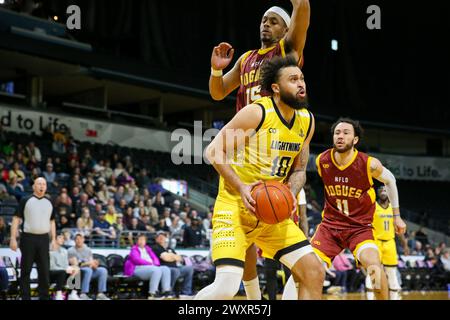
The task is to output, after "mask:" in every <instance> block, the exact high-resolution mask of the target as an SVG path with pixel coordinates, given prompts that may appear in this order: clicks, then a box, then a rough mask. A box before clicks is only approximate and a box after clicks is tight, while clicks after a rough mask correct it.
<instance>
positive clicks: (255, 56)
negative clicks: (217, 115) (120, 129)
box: [209, 0, 310, 300]
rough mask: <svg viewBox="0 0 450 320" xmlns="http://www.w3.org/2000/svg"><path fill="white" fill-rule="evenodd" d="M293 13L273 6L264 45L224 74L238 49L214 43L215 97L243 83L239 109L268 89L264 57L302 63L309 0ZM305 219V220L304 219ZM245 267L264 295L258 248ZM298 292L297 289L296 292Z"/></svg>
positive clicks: (297, 0) (249, 287)
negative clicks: (262, 74) (263, 78)
mask: <svg viewBox="0 0 450 320" xmlns="http://www.w3.org/2000/svg"><path fill="white" fill-rule="evenodd" d="M291 3H292V17H291V16H289V15H288V14H287V13H286V12H285V11H284V10H283V9H282V8H280V7H276V6H275V7H271V8H269V9H268V10H267V11H266V12H265V13H264V15H263V17H262V19H261V23H260V27H259V29H260V40H261V47H260V49H259V50H251V51H247V52H246V53H244V54H243V55H242V56H240V57H239V59H238V60H237V61H236V63H235V64H234V66H233V68H232V69H231V70H230V71H228V72H227V73H226V74H225V75H223V69H225V68H227V67H228V65H229V64H230V63H231V61H232V60H233V54H234V49H233V48H232V46H231V45H230V44H228V43H225V42H222V43H220V44H219V45H218V46H216V47H214V49H213V52H212V56H211V70H212V71H211V76H210V79H209V92H210V94H211V97H212V98H213V99H214V100H222V99H224V98H225V97H227V96H228V95H229V94H230V93H231V92H233V91H234V90H235V89H236V88H238V87H239V90H238V92H237V95H236V111H239V110H240V109H242V108H243V107H244V106H246V105H247V104H250V103H253V102H254V101H255V100H256V99H259V98H261V97H263V96H265V95H267V93H264V92H262V91H261V90H260V80H259V78H260V69H261V65H262V63H263V62H264V61H270V60H271V59H272V58H273V57H276V56H283V57H284V56H285V55H286V54H288V55H292V56H293V57H294V58H295V59H296V60H297V61H298V63H299V65H301V64H302V62H303V61H302V60H303V59H302V55H303V49H304V47H305V43H306V34H307V30H308V27H309V20H310V6H309V0H291ZM301 221H302V220H301ZM246 257H247V258H246V260H245V268H244V277H243V280H244V288H245V292H246V294H247V298H248V299H255V300H260V299H261V290H260V287H259V279H258V275H257V272H256V257H257V254H256V248H255V246H251V247H249V249H248V252H247V254H246ZM293 294H295V293H293Z"/></svg>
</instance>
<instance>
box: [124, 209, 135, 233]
mask: <svg viewBox="0 0 450 320" xmlns="http://www.w3.org/2000/svg"><path fill="white" fill-rule="evenodd" d="M133 218H134V215H133V208H131V207H127V209H126V210H125V212H124V213H123V224H124V225H125V227H126V228H127V229H130V227H131V220H132V219H133Z"/></svg>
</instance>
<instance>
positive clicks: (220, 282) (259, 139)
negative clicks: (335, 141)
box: [196, 58, 325, 300]
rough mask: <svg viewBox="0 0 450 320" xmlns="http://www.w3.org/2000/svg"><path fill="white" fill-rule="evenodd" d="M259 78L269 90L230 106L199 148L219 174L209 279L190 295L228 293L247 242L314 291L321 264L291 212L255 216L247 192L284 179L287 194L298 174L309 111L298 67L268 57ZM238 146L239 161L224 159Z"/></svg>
mask: <svg viewBox="0 0 450 320" xmlns="http://www.w3.org/2000/svg"><path fill="white" fill-rule="evenodd" d="M261 85H262V87H263V88H264V89H265V90H268V91H269V92H271V93H272V94H273V96H271V97H264V98H261V99H260V100H257V101H256V102H255V103H254V104H250V105H248V106H246V107H245V108H243V109H242V110H241V111H240V112H238V113H237V114H236V115H235V117H234V118H233V119H232V120H231V121H230V122H229V123H228V124H227V125H226V126H225V127H224V128H222V130H221V131H220V132H219V133H218V135H217V136H216V137H215V138H214V140H213V141H212V142H211V144H210V145H209V146H208V148H207V150H206V156H207V158H208V160H209V161H210V162H211V164H212V165H213V166H214V168H215V169H216V170H217V171H218V172H219V174H220V182H219V193H218V195H217V199H216V202H215V206H214V215H213V220H212V223H213V234H212V260H213V262H214V264H215V266H216V278H215V279H214V282H213V283H212V284H211V285H209V286H207V287H206V288H203V289H202V290H201V291H200V292H199V293H198V294H197V296H196V299H205V300H214V299H232V298H233V297H234V295H235V294H236V293H237V292H238V290H239V287H240V283H241V280H242V276H243V272H244V270H243V269H244V260H245V253H246V250H247V248H248V247H249V246H250V245H252V244H253V243H255V244H256V245H257V246H258V247H259V248H261V250H262V252H263V256H264V257H267V258H271V259H276V260H279V261H281V262H282V263H283V264H285V265H286V266H287V267H288V268H289V269H291V272H292V274H293V276H294V278H295V280H296V281H297V282H299V283H300V284H301V285H300V289H299V292H298V296H299V299H320V298H321V296H322V284H323V280H324V276H325V272H324V268H323V266H322V264H321V262H320V261H319V259H318V257H317V256H316V255H315V254H314V252H313V251H312V247H311V245H310V243H309V241H308V240H307V239H306V237H305V235H304V234H303V232H302V231H301V230H300V229H299V228H298V226H296V224H295V223H294V222H293V221H292V220H291V219H286V220H284V221H282V222H280V223H277V224H266V223H264V222H262V221H259V220H258V219H257V218H256V216H255V215H254V211H255V208H254V206H255V200H254V199H253V198H252V196H251V190H252V188H253V187H254V186H256V185H258V184H259V183H261V181H269V180H276V181H280V182H288V183H289V185H290V187H291V191H292V193H293V197H294V199H295V197H296V195H297V194H298V192H299V191H300V189H301V188H302V187H303V185H304V183H305V181H306V165H307V162H308V157H309V142H310V141H311V137H312V135H313V133H314V118H313V116H312V114H311V113H310V112H309V111H308V110H307V109H306V108H305V107H306V89H305V87H306V86H305V81H304V79H303V74H302V72H301V71H300V68H299V67H298V66H297V61H296V60H295V59H293V58H287V59H282V58H275V59H273V60H271V61H270V62H267V63H266V64H265V65H264V67H263V73H262V80H261ZM239 133H241V134H239ZM242 133H245V134H242ZM242 149H243V152H240V153H239V152H238V154H239V155H241V154H242V155H243V157H242V158H241V161H239V159H238V161H235V162H234V163H233V164H229V163H230V160H233V159H235V153H236V151H238V150H242ZM288 173H289V178H288V179H287V175H288ZM286 180H287V181H286ZM295 206H296V203H295Z"/></svg>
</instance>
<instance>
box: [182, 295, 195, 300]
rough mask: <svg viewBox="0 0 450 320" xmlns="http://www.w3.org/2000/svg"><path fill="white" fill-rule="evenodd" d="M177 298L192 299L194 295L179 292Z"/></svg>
mask: <svg viewBox="0 0 450 320" xmlns="http://www.w3.org/2000/svg"><path fill="white" fill-rule="evenodd" d="M179 298H180V299H181V300H192V299H193V298H194V296H193V295H189V294H180V295H179Z"/></svg>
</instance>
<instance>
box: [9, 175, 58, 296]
mask: <svg viewBox="0 0 450 320" xmlns="http://www.w3.org/2000/svg"><path fill="white" fill-rule="evenodd" d="M46 191H47V181H46V180H45V179H44V178H37V179H36V180H35V181H34V184H33V194H32V195H29V196H27V197H24V198H22V199H21V200H20V204H19V209H18V211H17V212H16V214H15V215H14V218H13V221H12V224H11V242H10V247H11V249H12V250H14V251H16V250H17V235H18V234H17V233H18V232H17V231H18V228H19V225H20V224H21V223H22V226H21V230H22V234H21V239H20V251H21V254H22V257H21V260H20V287H21V289H22V300H30V298H31V293H30V273H31V268H32V266H33V263H34V262H36V266H37V271H38V283H39V299H40V300H48V299H49V292H48V289H49V282H50V270H49V269H50V255H49V250H50V248H49V244H50V243H49V240H50V239H49V233H50V234H51V239H52V246H53V244H54V243H55V239H56V225H55V217H54V213H53V205H52V203H51V201H50V200H49V199H48V198H46V197H45V192H46Z"/></svg>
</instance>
